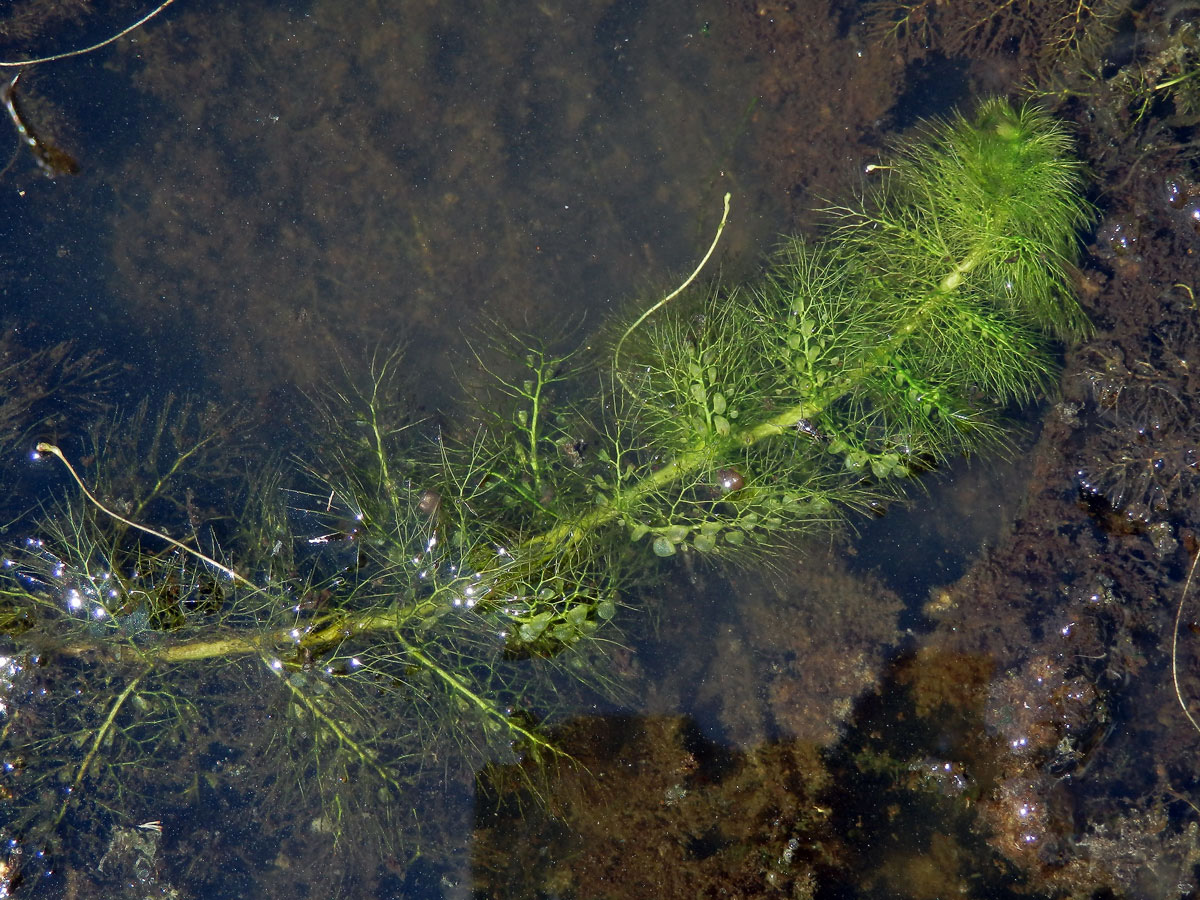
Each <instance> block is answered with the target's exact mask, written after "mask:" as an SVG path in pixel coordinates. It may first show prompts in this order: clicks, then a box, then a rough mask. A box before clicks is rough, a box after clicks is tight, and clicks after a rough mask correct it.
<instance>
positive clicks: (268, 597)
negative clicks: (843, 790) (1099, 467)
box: [0, 100, 1092, 844]
mask: <svg viewBox="0 0 1200 900" xmlns="http://www.w3.org/2000/svg"><path fill="white" fill-rule="evenodd" d="M870 177H871V179H872V180H873V186H872V187H871V188H870V189H869V190H868V191H867V193H866V195H865V197H863V198H862V201H861V203H858V204H854V205H848V206H844V207H840V208H835V209H833V210H832V211H831V214H832V223H831V226H830V229H829V232H828V235H827V236H826V237H825V238H824V239H823V240H820V241H808V240H802V239H799V238H793V239H789V240H787V241H785V242H784V244H783V246H782V247H781V248H780V250H779V251H778V252H777V254H776V255H775V256H774V257H772V258H771V259H770V260H769V261H768V263H767V265H766V270H765V272H764V274H763V275H762V276H761V277H760V278H759V279H758V280H757V281H753V282H750V283H748V284H742V285H736V286H729V285H721V284H716V285H705V286H693V281H694V279H695V273H693V276H692V277H691V278H689V279H688V280H687V282H685V284H684V285H683V286H682V287H681V289H680V290H679V291H677V292H674V293H672V294H671V295H669V296H668V297H667V298H665V299H664V300H663V301H660V302H659V303H658V304H656V305H655V306H654V307H653V308H652V309H651V310H650V311H649V312H647V313H645V314H643V315H642V316H640V317H638V318H637V320H636V321H635V322H634V323H633V324H632V325H631V326H630V327H628V328H627V329H625V331H624V334H623V335H622V337H621V339H620V340H619V341H618V342H616V346H615V347H614V352H613V354H612V356H611V359H610V360H609V361H607V362H605V363H602V364H600V365H598V366H593V367H587V366H583V365H581V364H577V361H576V357H575V355H573V354H570V353H568V354H565V355H564V354H557V353H554V352H551V351H549V350H546V349H544V348H542V347H537V346H531V347H528V348H526V349H524V350H523V351H521V352H520V353H519V354H518V355H517V357H518V358H517V362H518V365H517V366H516V369H517V372H516V374H513V373H512V371H511V367H510V368H509V369H505V370H503V371H500V370H497V371H498V374H496V375H495V376H494V387H495V390H494V394H495V396H493V397H492V399H491V400H490V401H489V402H488V403H487V404H486V407H487V409H489V410H492V412H488V413H482V412H481V414H480V416H481V417H480V419H479V421H478V422H475V423H472V424H470V425H467V426H463V427H461V428H457V429H455V433H456V434H457V435H459V436H460V437H458V438H456V439H451V438H449V437H446V438H434V437H430V436H425V437H421V436H420V432H421V426H420V424H419V423H413V422H412V421H411V420H410V419H409V418H407V412H406V410H405V407H404V404H403V403H402V402H401V400H400V396H401V390H400V387H399V383H400V379H399V377H398V376H399V367H400V361H399V358H398V357H396V356H381V357H378V358H377V359H376V360H375V362H374V363H373V365H372V370H371V373H370V377H369V378H368V379H367V380H366V381H365V382H364V384H363V385H361V386H360V387H358V388H357V389H355V388H347V389H345V390H343V391H342V392H340V393H335V394H333V395H332V396H330V397H328V398H326V400H325V401H324V402H323V404H322V408H323V409H324V410H325V415H324V418H323V422H324V425H323V428H322V429H321V430H322V431H323V432H324V433H325V435H326V441H325V449H324V451H323V452H321V453H319V454H317V456H316V457H315V458H314V459H311V460H309V461H307V462H306V464H305V465H304V467H303V471H302V472H301V474H300V475H299V476H297V478H298V480H293V481H292V482H291V483H289V484H288V485H287V486H285V485H284V482H285V480H287V479H286V478H285V476H284V475H283V474H281V472H282V471H283V467H279V466H275V467H269V468H270V472H269V474H260V475H256V476H255V477H253V478H251V479H249V480H248V484H249V485H250V486H251V487H250V489H248V490H247V491H245V492H244V495H245V497H246V499H245V501H244V504H243V506H242V508H240V509H237V510H233V511H231V512H230V513H229V514H228V515H227V517H226V518H225V519H223V520H220V524H219V525H213V524H212V522H213V521H216V520H215V519H212V518H206V517H205V516H196V515H190V514H189V516H187V517H186V521H187V522H188V525H187V528H186V531H185V532H183V533H182V536H181V533H180V532H177V533H176V536H174V537H172V536H168V535H167V534H166V533H165V532H164V531H163V530H162V529H161V528H155V527H152V526H151V524H149V523H147V522H146V521H142V520H140V519H139V517H137V516H133V515H130V514H129V513H128V512H127V511H126V510H127V509H132V508H137V509H139V510H142V511H147V510H151V509H154V508H155V507H154V505H153V504H152V502H151V501H152V500H153V499H155V498H161V497H168V496H170V494H171V491H172V489H173V487H175V486H177V485H178V478H179V471H180V470H182V469H183V468H186V467H185V466H184V465H183V464H182V463H183V462H184V460H185V459H187V461H188V462H191V461H192V460H191V459H189V457H190V456H191V455H192V454H193V452H194V450H193V449H192V446H190V445H189V443H188V441H187V440H185V439H184V438H183V437H177V435H186V434H188V433H189V432H187V431H186V429H185V430H183V431H178V432H176V431H172V430H171V429H169V428H167V429H164V430H163V433H164V434H166V435H167V436H168V437H169V438H170V440H169V441H168V442H167V447H166V449H165V450H164V449H163V448H162V447H161V446H159V447H158V449H156V453H158V454H159V455H160V456H161V457H162V462H161V463H160V464H159V469H160V470H161V471H163V472H165V473H166V475H165V476H164V477H159V478H156V479H154V483H153V485H152V486H151V489H148V490H149V493H150V494H153V497H150V496H145V497H142V498H141V499H139V500H138V501H137V503H136V505H135V506H133V505H130V504H129V503H126V504H125V505H124V506H121V507H120V508H118V504H119V501H120V498H119V497H111V496H100V493H101V492H99V491H96V490H94V489H93V488H92V487H91V486H90V485H95V484H97V483H98V482H97V479H101V478H103V477H104V476H103V472H102V470H103V468H104V467H105V466H108V467H119V466H122V465H128V464H130V463H131V460H130V459H128V458H126V457H125V456H123V455H122V454H121V453H119V452H117V451H116V450H114V449H111V448H110V451H109V454H108V455H107V458H98V459H97V461H94V462H93V463H92V466H91V469H90V470H80V469H77V468H76V467H75V466H74V465H73V464H72V463H71V461H70V459H69V458H68V456H67V454H65V453H64V452H63V451H61V450H60V449H59V448H58V447H57V446H54V445H50V444H44V445H41V446H40V448H39V449H40V451H41V452H42V453H43V454H45V455H47V456H51V457H57V458H58V460H59V461H60V462H61V463H62V464H64V465H65V466H66V471H67V472H68V473H69V475H70V476H71V477H72V478H73V479H74V480H75V481H76V482H78V484H77V485H76V486H75V491H74V492H73V496H69V497H68V498H66V499H63V500H62V501H61V502H60V503H59V504H58V505H57V506H50V507H48V508H47V511H46V514H45V515H44V516H43V518H42V521H41V522H40V524H38V525H37V526H36V527H34V528H33V529H32V530H31V531H30V534H31V535H33V536H31V537H29V538H28V539H27V540H26V541H25V542H24V543H23V544H22V545H21V546H17V547H14V548H12V550H11V551H10V557H9V559H8V560H7V561H6V563H5V565H4V581H3V588H2V591H0V622H3V623H4V624H5V629H4V631H5V634H6V642H7V644H8V646H9V648H10V650H9V652H10V654H11V657H12V658H13V659H25V660H29V659H31V658H32V657H34V656H37V657H39V658H42V659H44V658H45V657H46V656H47V655H50V656H53V657H55V658H56V659H58V660H61V661H63V662H62V665H64V666H65V670H66V674H65V675H64V676H63V677H64V680H67V681H69V683H71V684H73V685H75V684H78V685H81V686H83V685H86V688H87V690H86V700H81V699H80V698H79V696H77V695H75V694H71V696H69V697H66V696H63V697H62V698H61V699H60V700H59V701H56V702H53V703H51V702H48V701H47V702H46V703H44V704H41V705H38V706H37V710H36V713H31V714H29V715H24V714H23V712H22V710H20V709H17V710H16V712H15V713H14V714H13V715H12V716H11V717H10V718H9V720H8V721H6V722H5V724H4V730H3V734H2V738H3V742H4V744H5V746H6V749H5V752H6V754H8V756H9V757H10V758H13V757H14V756H16V757H19V758H20V759H22V760H23V762H22V766H21V768H22V772H21V778H20V780H21V783H22V787H21V791H22V796H24V797H27V798H28V801H27V802H26V803H24V804H23V805H21V806H20V810H21V811H20V813H19V816H21V817H23V820H22V821H23V824H24V825H25V826H27V827H29V826H32V824H33V823H36V822H42V823H43V824H49V825H51V826H52V825H54V824H57V823H58V822H61V821H62V820H63V819H64V817H66V816H68V815H69V814H71V811H72V809H73V808H74V807H78V806H81V805H84V804H90V805H91V806H92V807H94V808H98V809H109V810H111V809H114V808H117V807H120V806H122V805H123V804H125V803H128V802H129V801H130V798H131V797H135V796H136V794H133V793H131V785H132V784H136V782H137V780H138V778H139V777H142V776H147V777H148V775H147V773H148V771H149V770H148V769H147V768H145V767H153V770H154V772H155V775H156V776H157V777H162V770H163V768H172V767H173V768H175V769H177V770H178V771H179V772H181V773H187V772H190V771H192V769H191V768H189V766H194V764H195V758H194V757H195V754H196V752H197V751H196V749H195V748H196V745H197V740H198V739H197V737H196V736H197V735H198V734H199V735H209V734H215V733H217V732H218V731H220V733H221V741H222V742H226V743H227V742H230V741H234V740H237V739H241V740H243V741H244V742H245V746H246V747H247V748H250V747H252V748H254V750H253V752H254V753H256V754H261V755H262V757H261V758H265V759H267V760H268V761H269V764H270V765H273V766H274V767H275V768H274V769H273V770H272V771H275V770H279V769H281V768H283V769H287V771H290V772H291V773H292V774H291V775H290V776H286V777H285V776H276V777H274V778H273V779H272V783H273V785H274V786H275V789H277V790H280V791H285V792H290V793H289V796H291V797H304V798H315V799H316V800H317V801H318V804H319V809H320V810H322V812H321V813H320V815H321V817H323V818H322V821H323V822H324V824H323V826H322V827H323V828H326V829H327V830H328V832H329V833H330V834H333V835H335V836H337V837H342V836H346V835H350V834H360V833H362V832H363V831H364V829H365V828H366V823H367V822H368V821H369V822H371V823H373V827H374V828H375V831H374V832H373V833H374V834H376V835H377V837H378V839H379V841H380V842H381V843H384V844H388V843H392V842H397V841H400V842H402V841H403V840H404V839H413V840H417V839H418V838H417V836H418V835H419V832H420V826H419V823H420V819H421V816H420V809H419V807H420V802H419V800H417V799H414V796H415V793H416V794H419V790H418V787H417V786H419V785H421V784H424V783H426V782H428V781H429V779H434V780H437V779H445V778H446V777H447V775H448V774H452V773H454V772H462V773H467V775H468V776H469V773H470V772H472V771H473V770H474V768H475V767H477V766H478V765H480V764H481V763H482V762H484V761H486V760H493V761H503V760H506V759H511V758H514V757H515V756H516V755H519V754H525V755H533V756H535V757H537V758H540V759H545V760H550V759H552V758H554V757H556V756H557V755H558V754H559V753H560V750H559V748H557V747H556V746H555V745H554V744H553V742H552V741H551V740H550V739H549V738H548V737H547V736H546V732H545V730H544V727H543V726H544V723H545V722H546V721H549V720H552V719H553V717H554V715H555V714H556V712H558V711H559V709H560V708H563V709H565V708H570V704H571V696H570V693H569V690H568V688H569V687H570V686H571V685H582V686H583V687H584V688H585V689H587V690H598V691H600V692H609V693H611V692H612V691H613V690H615V689H616V687H615V685H616V679H614V678H611V677H608V676H606V675H605V674H604V672H605V669H604V667H603V658H604V656H605V654H606V651H607V649H608V647H609V645H610V644H611V642H614V641H616V640H617V639H618V635H619V632H618V631H617V623H616V621H614V620H617V619H619V616H620V613H621V609H622V607H623V606H627V605H630V604H631V602H632V598H633V596H634V594H633V592H634V591H635V589H636V588H637V585H638V584H639V583H642V582H644V579H645V578H646V577H647V576H648V575H650V574H651V573H652V572H653V571H654V569H655V564H656V562H657V561H658V560H659V559H660V558H663V557H671V556H676V555H682V554H690V555H694V556H696V557H704V558H712V559H728V560H731V561H733V562H739V561H744V560H745V559H747V557H753V556H755V555H758V556H770V555H771V554H776V553H779V552H781V549H782V548H784V547H790V546H794V543H795V540H796V538H797V536H799V535H802V534H805V533H807V532H809V531H812V530H813V529H819V528H828V527H829V526H830V525H831V524H833V523H836V522H837V521H839V520H841V519H842V518H844V517H845V515H846V514H847V513H848V512H851V511H855V510H870V509H873V508H875V507H876V506H877V504H880V503H885V502H889V501H891V500H894V499H896V498H898V497H899V496H900V495H901V494H902V493H903V489H904V485H905V484H907V483H908V482H909V481H910V480H911V476H913V475H915V474H917V473H920V472H923V471H926V470H930V469H934V468H936V467H937V466H938V465H939V464H941V463H942V462H943V461H945V460H947V459H950V458H952V457H954V456H956V455H959V454H963V453H967V452H972V451H976V450H978V449H980V448H981V447H985V446H987V445H989V444H995V443H997V442H1000V441H1002V440H1003V436H1004V431H1003V428H1002V426H1001V424H1000V419H999V418H998V416H999V414H1000V413H1001V412H1002V411H1003V410H1004V409H1006V408H1008V407H1010V406H1012V405H1013V404H1019V403H1022V402H1026V401H1028V400H1030V399H1031V398H1033V397H1034V396H1035V395H1036V394H1037V393H1038V392H1039V391H1041V390H1043V389H1044V388H1045V387H1046V386H1047V384H1048V382H1049V380H1050V379H1051V377H1052V376H1053V373H1054V363H1053V355H1052V347H1053V342H1054V341H1056V340H1070V339H1073V338H1077V337H1079V336H1081V335H1082V334H1084V333H1085V332H1086V331H1087V329H1088V324H1087V321H1086V319H1085V317H1084V315H1083V314H1082V312H1081V311H1080V309H1079V307H1078V306H1077V304H1076V302H1075V300H1074V298H1073V292H1072V285H1071V274H1072V267H1073V264H1074V261H1075V258H1076V254H1077V242H1078V238H1077V234H1078V232H1079V230H1080V229H1081V228H1084V227H1086V226H1087V225H1088V224H1089V222H1090V221H1091V218H1092V211H1091V209H1090V207H1089V205H1088V204H1087V202H1086V201H1085V200H1084V199H1083V198H1082V194H1081V188H1082V171H1081V167H1080V164H1079V163H1078V162H1077V161H1076V160H1075V159H1074V158H1072V155H1071V142H1070V139H1069V136H1068V134H1067V132H1066V131H1065V129H1064V128H1063V127H1062V126H1061V125H1059V124H1058V123H1057V122H1055V121H1054V119H1053V118H1051V116H1050V115H1049V114H1047V113H1046V112H1044V111H1042V110H1040V109H1038V108H1037V107H1034V106H1025V107H1020V108H1014V107H1013V106H1011V105H1009V104H1008V103H1007V102H1005V101H1003V100H988V101H985V102H983V103H982V104H981V105H980V106H979V109H978V111H977V112H976V114H975V115H974V116H973V117H971V118H969V119H968V118H966V117H963V116H954V117H952V118H950V119H948V120H946V121H941V122H934V123H929V124H927V125H925V126H924V127H923V128H922V129H921V130H920V131H919V132H918V133H917V135H916V136H915V137H912V138H910V139H908V140H907V141H905V142H903V143H901V144H899V145H897V147H896V148H895V149H894V151H893V152H892V153H891V155H890V158H889V159H888V160H887V161H886V162H885V163H884V164H882V165H879V166H876V167H874V171H873V172H872V174H871V176H870ZM727 209H728V207H727ZM724 224H725V223H724V220H723V221H722V227H724ZM718 236H719V232H718ZM710 253H711V249H710ZM589 384H590V385H596V384H598V385H600V390H599V392H598V393H599V396H593V397H592V398H591V399H590V400H584V401H581V400H579V397H580V396H581V395H585V394H587V393H589V391H588V389H587V386H588V385H589ZM591 393H595V392H591ZM116 430H117V431H119V430H120V429H116ZM202 436H203V433H201V435H200V437H202ZM198 442H199V438H196V439H193V440H192V442H191V443H192V444H193V445H194V444H195V443H198ZM210 444H211V442H210ZM113 446H115V444H113ZM209 449H211V446H210V448H209ZM135 455H136V451H135ZM172 460H176V461H178V464H177V463H176V462H172ZM100 483H102V482H100ZM192 505H193V504H192V503H191V501H190V500H189V502H188V504H187V506H188V508H189V509H190V508H191V507H192ZM197 519H199V520H200V521H197ZM229 523H233V524H232V525H230V524H229ZM218 536H219V537H218ZM26 664H27V663H26ZM214 672H219V673H221V674H222V676H223V677H224V678H226V679H227V680H228V683H232V684H237V685H239V686H240V687H239V689H238V690H234V691H225V692H214V691H212V690H211V689H207V690H206V689H203V688H201V687H199V685H200V684H202V683H207V684H211V683H212V682H213V679H212V678H211V677H210V676H212V675H213V673H214ZM198 673H203V675H204V678H203V679H202V678H200V676H199V674H198ZM56 696H57V695H56ZM231 717H236V721H237V722H239V723H246V724H242V725H239V728H238V729H234V730H233V732H232V733H228V731H227V730H221V729H219V727H218V725H217V724H215V723H216V722H226V723H227V722H230V721H233V720H235V719H234V718H231ZM246 752H248V753H249V752H250V751H249V750H247V751H246ZM35 760H36V763H35ZM184 780H185V781H186V780H187V779H186V778H185V779H184ZM64 786H68V787H69V788H70V789H69V790H63V789H62V788H63V787H64ZM48 788H55V790H54V791H48V790H47V789H48ZM194 788H195V785H190V786H185V788H184V790H185V791H186V790H191V789H194ZM46 796H52V797H54V798H55V799H54V802H53V803H51V804H47V803H46V801H45V799H44V798H45V797H46ZM79 814H80V815H82V813H79Z"/></svg>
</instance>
